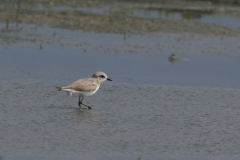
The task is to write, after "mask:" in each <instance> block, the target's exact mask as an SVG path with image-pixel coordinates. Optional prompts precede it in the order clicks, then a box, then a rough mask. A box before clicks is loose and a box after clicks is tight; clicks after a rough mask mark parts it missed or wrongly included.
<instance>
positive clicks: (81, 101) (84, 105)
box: [80, 97, 92, 109]
mask: <svg viewBox="0 0 240 160" xmlns="http://www.w3.org/2000/svg"><path fill="white" fill-rule="evenodd" d="M83 98H84V97H83ZM83 98H82V100H81V102H80V103H81V104H82V105H84V106H86V107H88V109H92V108H91V107H90V106H88V105H86V104H83V103H82V101H83Z"/></svg>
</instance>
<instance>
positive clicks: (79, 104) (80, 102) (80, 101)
mask: <svg viewBox="0 0 240 160" xmlns="http://www.w3.org/2000/svg"><path fill="white" fill-rule="evenodd" d="M81 104H82V100H81V98H80V97H79V100H78V106H79V107H80V108H81Z"/></svg>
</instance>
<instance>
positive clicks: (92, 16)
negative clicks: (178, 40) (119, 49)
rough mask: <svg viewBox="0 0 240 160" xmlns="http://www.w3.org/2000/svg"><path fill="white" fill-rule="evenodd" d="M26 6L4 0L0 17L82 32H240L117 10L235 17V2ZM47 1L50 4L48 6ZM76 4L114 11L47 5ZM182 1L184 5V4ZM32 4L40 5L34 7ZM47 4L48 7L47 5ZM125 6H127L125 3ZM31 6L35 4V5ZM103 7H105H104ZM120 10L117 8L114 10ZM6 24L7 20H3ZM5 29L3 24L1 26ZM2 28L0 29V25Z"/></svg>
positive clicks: (237, 12) (237, 11) (56, 3)
mask: <svg viewBox="0 0 240 160" xmlns="http://www.w3.org/2000/svg"><path fill="white" fill-rule="evenodd" d="M32 3H33V4H31V3H30V4H31V6H32V7H33V8H31V7H30V4H29V3H23V4H18V5H17V4H15V5H13V4H8V5H4V6H5V7H3V9H1V10H0V19H1V20H2V22H3V23H9V24H11V23H15V22H18V23H32V24H38V25H43V24H44V25H49V26H51V27H60V28H66V29H73V30H81V31H83V32H94V33H115V34H143V33H156V32H160V33H197V34H214V35H220V36H240V30H239V28H235V27H226V26H221V25H217V24H209V23H200V22H194V21H189V20H181V21H179V20H169V19H162V18H141V17H132V16H128V15H121V14H125V13H124V12H123V13H121V10H125V9H129V8H132V9H133V8H146V9H151V8H152V9H153V7H154V8H156V9H157V8H159V9H161V8H165V9H168V10H183V11H184V10H186V11H191V10H193V11H194V10H196V11H200V12H205V11H210V12H219V11H221V12H222V8H223V7H224V12H225V13H226V14H227V13H231V12H233V13H232V14H234V16H235V17H239V15H240V9H239V7H237V6H218V5H214V4H211V3H210V4H209V3H206V2H201V3H199V2H192V3H187V4H188V5H185V4H186V2H184V1H180V2H177V1H174V3H173V4H171V5H169V3H166V4H165V3H163V4H161V5H160V4H151V3H150V4H149V3H134V2H116V1H110V2H108V3H107V2H106V1H101V2H96V1H90V2H82V1H80V2H75V1H74V3H73V2H72V3H73V4H72V3H70V2H68V3H65V2H63V1H51V2H49V3H46V2H45V1H33V2H32ZM48 5H50V6H48ZM63 5H66V6H65V7H67V6H69V7H72V5H76V6H75V7H82V8H83V9H84V7H85V9H87V10H91V8H93V9H94V8H95V9H102V10H103V12H105V13H106V12H107V11H109V10H110V11H111V12H113V13H115V14H110V15H109V14H104V13H93V12H89V11H78V10H76V9H74V7H73V8H72V9H71V10H69V9H67V8H66V10H64V8H63V11H61V10H52V9H51V8H54V7H57V6H63ZM184 5H185V6H184ZM34 6H36V7H40V8H42V9H40V10H38V9H34ZM47 6H48V7H47ZM126 6H127V7H126ZM36 7H35V8H36ZM104 10H105V11H104ZM118 10H120V11H118ZM6 26H7V24H6ZM5 29H6V28H5ZM2 30H3V29H2Z"/></svg>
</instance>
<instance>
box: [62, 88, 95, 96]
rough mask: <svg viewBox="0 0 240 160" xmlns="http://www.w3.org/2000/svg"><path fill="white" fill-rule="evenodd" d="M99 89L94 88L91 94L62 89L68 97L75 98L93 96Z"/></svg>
mask: <svg viewBox="0 0 240 160" xmlns="http://www.w3.org/2000/svg"><path fill="white" fill-rule="evenodd" d="M98 89H99V86H98V87H97V88H96V90H95V91H92V92H84V91H75V90H73V89H63V90H64V91H65V92H67V93H68V94H69V95H70V96H75V97H87V96H91V95H93V94H95V93H96V92H97V90H98Z"/></svg>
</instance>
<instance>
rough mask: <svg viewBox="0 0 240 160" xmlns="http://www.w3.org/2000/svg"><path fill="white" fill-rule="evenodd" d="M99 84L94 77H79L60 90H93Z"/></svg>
mask: <svg viewBox="0 0 240 160" xmlns="http://www.w3.org/2000/svg"><path fill="white" fill-rule="evenodd" d="M99 85H100V83H99V81H98V80H97V79H96V78H86V79H80V80H78V81H76V82H74V83H72V84H70V85H68V86H67V87H62V90H64V89H73V90H75V91H84V92H93V91H95V90H96V89H97V87H98V86H99Z"/></svg>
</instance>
